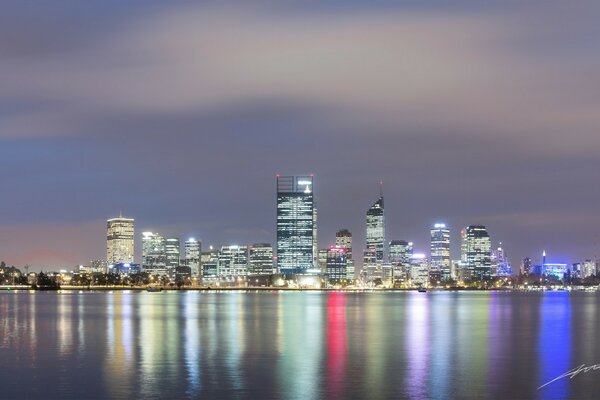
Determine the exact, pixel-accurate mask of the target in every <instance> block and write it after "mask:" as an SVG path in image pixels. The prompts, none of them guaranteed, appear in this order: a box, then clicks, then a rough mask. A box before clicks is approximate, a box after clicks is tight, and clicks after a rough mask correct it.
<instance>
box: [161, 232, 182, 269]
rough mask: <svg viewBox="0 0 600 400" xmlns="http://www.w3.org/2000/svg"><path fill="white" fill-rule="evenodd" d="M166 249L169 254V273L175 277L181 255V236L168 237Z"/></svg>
mask: <svg viewBox="0 0 600 400" xmlns="http://www.w3.org/2000/svg"><path fill="white" fill-rule="evenodd" d="M165 251H166V254H167V273H168V274H169V275H170V276H172V277H173V276H175V271H176V269H177V267H179V262H180V257H181V249H180V242H179V238H168V239H167V241H166V243H165Z"/></svg>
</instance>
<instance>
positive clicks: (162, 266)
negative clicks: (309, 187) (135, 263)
mask: <svg viewBox="0 0 600 400" xmlns="http://www.w3.org/2000/svg"><path fill="white" fill-rule="evenodd" d="M142 268H143V270H144V271H147V272H148V273H150V274H151V275H164V274H166V272H167V251H166V241H165V239H164V238H163V237H162V236H160V235H159V234H158V233H153V232H143V233H142Z"/></svg>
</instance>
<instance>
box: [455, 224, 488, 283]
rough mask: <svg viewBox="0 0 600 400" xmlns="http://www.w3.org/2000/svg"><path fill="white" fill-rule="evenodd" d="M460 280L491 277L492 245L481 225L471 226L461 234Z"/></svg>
mask: <svg viewBox="0 0 600 400" xmlns="http://www.w3.org/2000/svg"><path fill="white" fill-rule="evenodd" d="M461 236H462V243H461V266H462V267H463V271H462V272H463V273H462V278H467V279H469V278H470V279H475V280H482V279H487V278H490V277H491V276H492V244H491V241H490V235H489V234H488V231H487V230H486V229H485V226H482V225H471V226H467V227H466V228H464V229H463V230H462V232H461Z"/></svg>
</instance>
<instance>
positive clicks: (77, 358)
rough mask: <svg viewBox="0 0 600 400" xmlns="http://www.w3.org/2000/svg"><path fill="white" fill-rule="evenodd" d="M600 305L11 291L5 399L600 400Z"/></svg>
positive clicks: (3, 306)
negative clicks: (582, 370) (577, 371)
mask: <svg viewBox="0 0 600 400" xmlns="http://www.w3.org/2000/svg"><path fill="white" fill-rule="evenodd" d="M599 300H600V295H598V294H595V293H571V294H569V293H481V292H479V293H449V292H439V293H435V292H434V293H426V294H423V293H335V292H332V293H318V292H304V293H276V292H275V293H229V292H228V293H199V292H188V293H186V292H181V293H176V292H172V293H169V292H166V293H164V292H163V293H135V292H114V293H90V292H82V293H76V292H63V293H32V294H29V293H10V294H9V293H0V313H1V317H2V318H1V320H0V368H1V370H2V371H3V373H2V374H0V387H2V388H3V392H2V397H3V398H11V399H12V398H27V399H29V398H34V399H36V398H44V399H45V398H67V399H81V398H106V397H110V398H219V399H220V398H228V397H236V398H262V399H269V398H297V399H300V398H301V399H313V398H331V399H342V398H370V399H371V398H413V399H421V398H436V399H438V398H441V399H452V398H456V399H469V398H482V397H485V398H492V399H506V398H518V399H535V398H540V399H545V398H557V399H558V398H569V397H570V398H577V399H579V398H594V396H595V393H597V392H598V390H599V389H600V372H590V373H588V374H586V375H582V376H577V377H575V378H574V379H572V380H562V381H557V382H555V383H553V384H552V385H549V386H547V387H545V388H543V389H542V390H539V391H538V390H537V387H538V386H540V385H541V384H542V383H545V382H547V381H549V380H551V379H553V378H555V377H556V376H558V375H560V374H562V373H564V372H566V371H568V370H569V369H571V368H573V367H576V366H578V365H580V364H583V363H586V364H588V365H589V364H595V363H598V362H600V345H599V343H598V340H596V338H597V334H596V331H598V329H599V328H600V326H598V324H599V323H600V318H599V317H600V306H599V304H600V303H599Z"/></svg>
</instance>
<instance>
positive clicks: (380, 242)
mask: <svg viewBox="0 0 600 400" xmlns="http://www.w3.org/2000/svg"><path fill="white" fill-rule="evenodd" d="M384 243H385V213H384V205H383V196H380V197H379V199H377V201H376V202H375V203H373V205H372V206H371V207H370V208H369V209H368V210H367V249H375V262H376V263H377V264H383V262H384V259H385V245H384Z"/></svg>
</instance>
